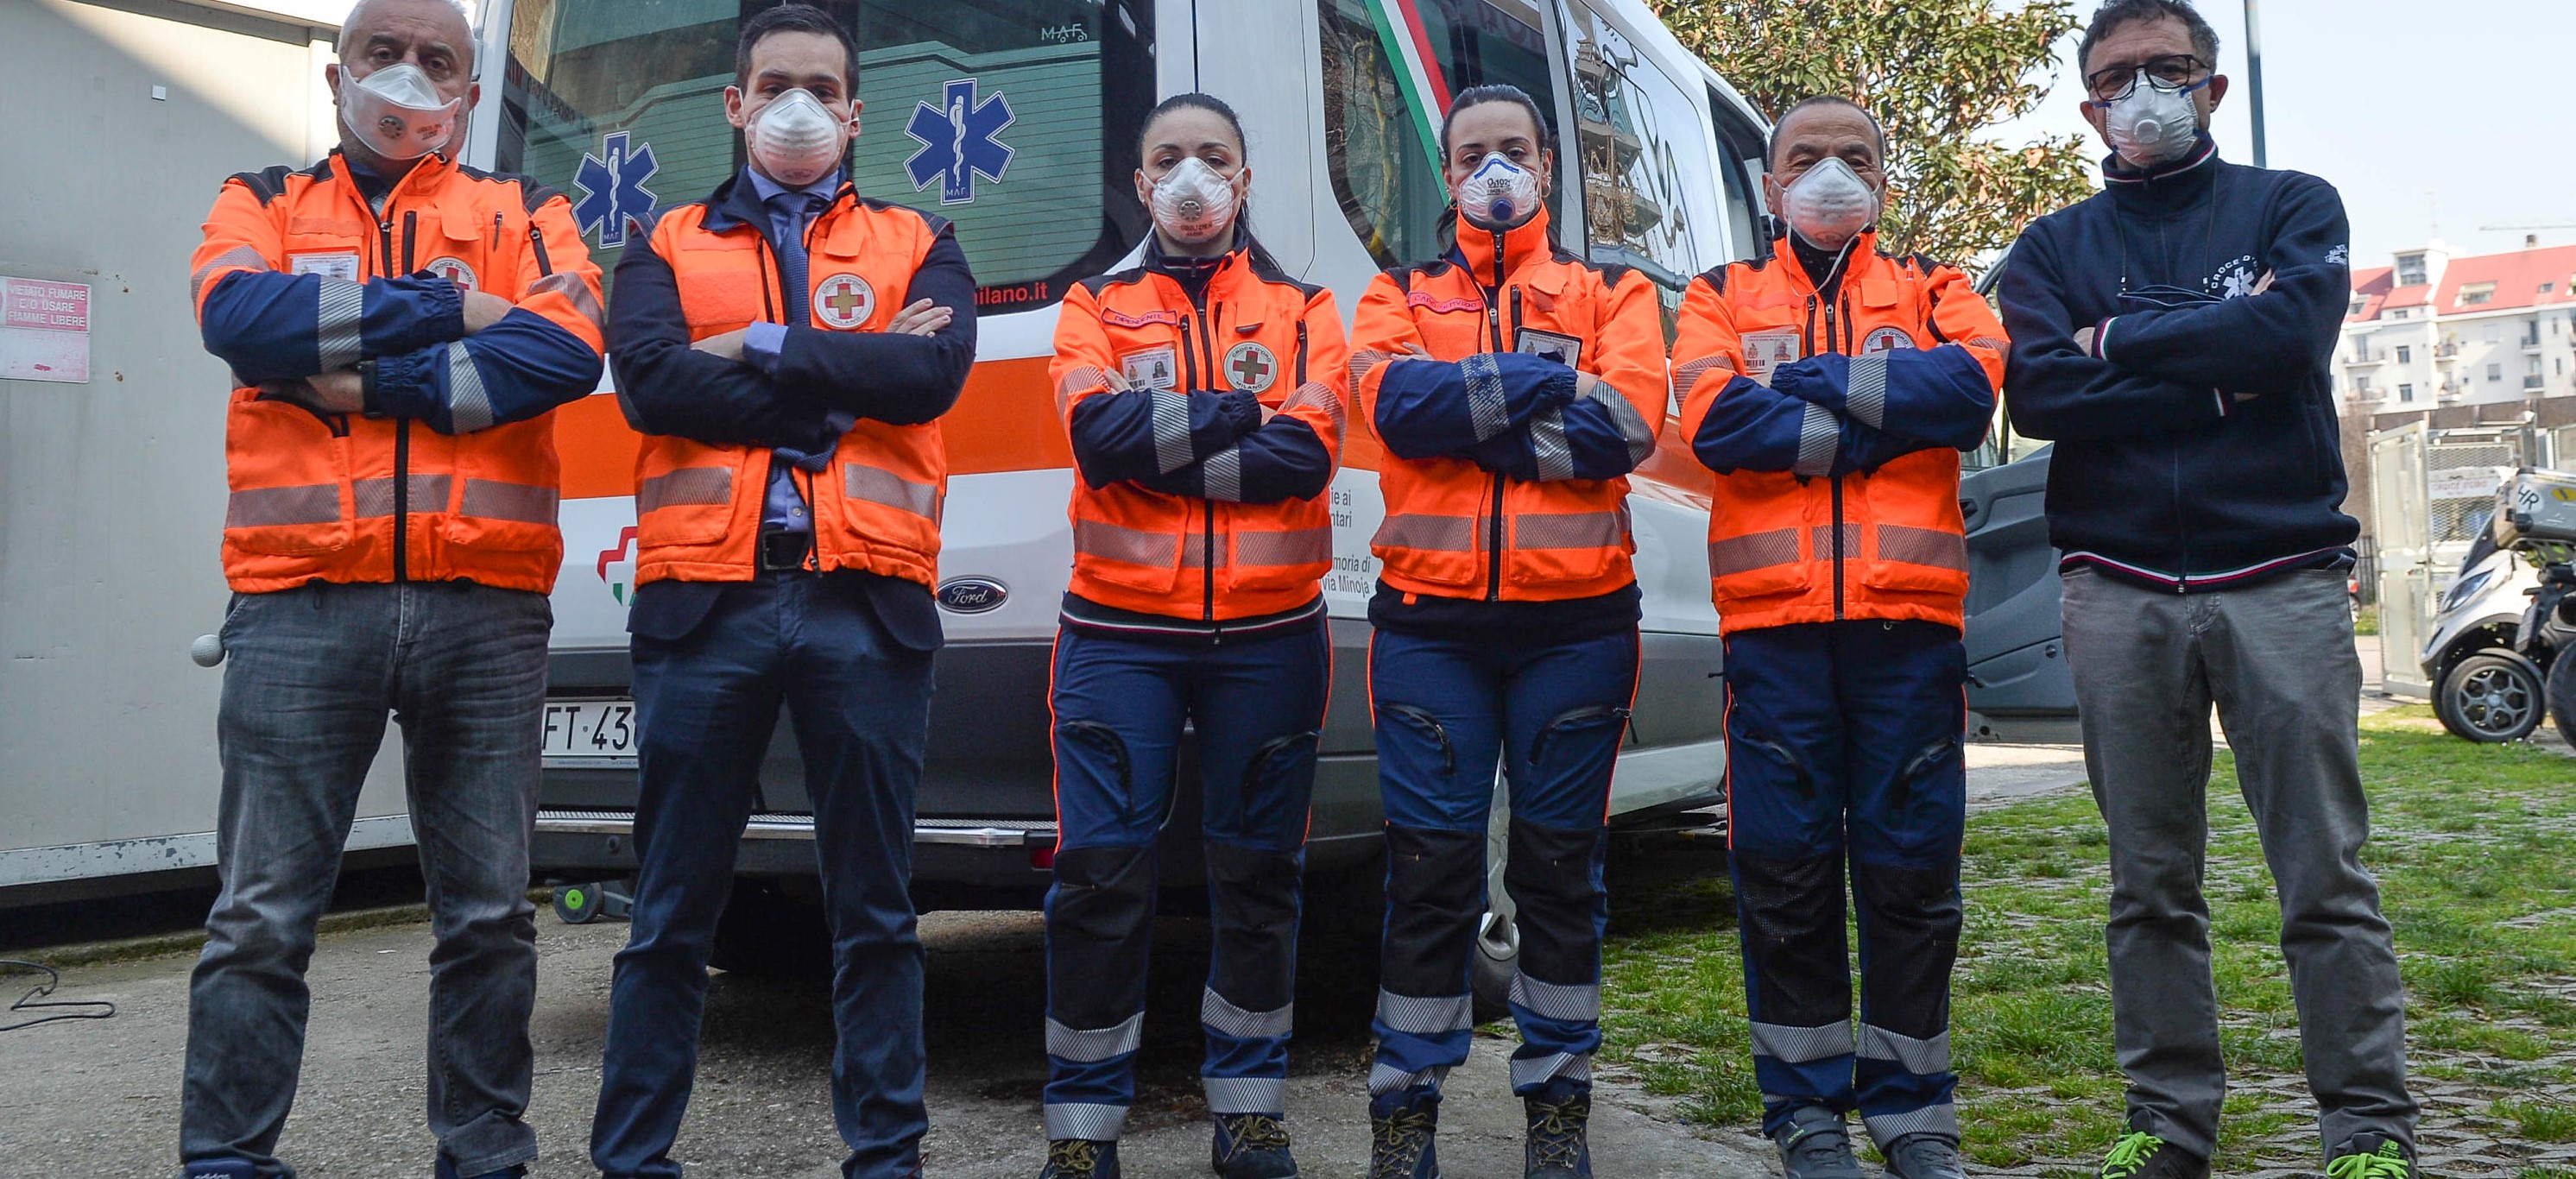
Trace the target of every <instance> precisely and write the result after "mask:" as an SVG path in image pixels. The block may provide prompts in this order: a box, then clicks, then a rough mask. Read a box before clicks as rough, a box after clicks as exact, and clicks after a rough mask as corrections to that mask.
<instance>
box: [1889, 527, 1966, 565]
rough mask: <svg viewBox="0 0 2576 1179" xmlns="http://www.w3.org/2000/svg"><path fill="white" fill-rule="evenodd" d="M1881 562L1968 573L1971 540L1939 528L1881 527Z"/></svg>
mask: <svg viewBox="0 0 2576 1179" xmlns="http://www.w3.org/2000/svg"><path fill="white" fill-rule="evenodd" d="M1878 559H1879V560H1882V561H1903V562H1905V563H1906V564H1908V565H1931V566H1935V567H1938V568H1942V569H1956V570H1958V571H1959V572H1961V573H1965V572H1967V571H1968V538H1967V537H1964V536H1961V535H1959V534H1958V533H1956V532H1949V531H1945V530H1943V529H1939V528H1907V527H1905V526H1903V525H1900V524H1881V525H1879V526H1878Z"/></svg>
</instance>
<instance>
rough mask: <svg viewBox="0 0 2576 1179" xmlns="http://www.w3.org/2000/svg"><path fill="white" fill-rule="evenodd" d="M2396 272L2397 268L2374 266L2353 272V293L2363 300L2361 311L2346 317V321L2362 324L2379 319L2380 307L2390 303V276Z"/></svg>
mask: <svg viewBox="0 0 2576 1179" xmlns="http://www.w3.org/2000/svg"><path fill="white" fill-rule="evenodd" d="M2396 271H2397V268H2396V267H2393V266H2374V267H2371V268H2370V269H2368V270H2356V271H2353V272H2352V293H2353V294H2354V295H2356V296H2358V297H2359V298H2360V299H2361V310H2359V311H2355V312H2353V313H2352V314H2350V315H2347V316H2344V319H2345V320H2346V321H2348V322H2352V323H2362V322H2366V321H2369V320H2373V319H2377V318H2379V308H2380V305H2381V304H2383V303H2386V302H2387V301H2388V284H2389V282H2390V281H2391V280H2390V277H2389V276H2390V275H2393V274H2395V273H2396Z"/></svg>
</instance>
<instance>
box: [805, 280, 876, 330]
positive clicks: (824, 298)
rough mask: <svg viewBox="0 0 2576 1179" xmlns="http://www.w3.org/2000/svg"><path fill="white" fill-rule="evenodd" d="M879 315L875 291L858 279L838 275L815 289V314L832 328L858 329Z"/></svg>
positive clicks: (866, 281)
mask: <svg viewBox="0 0 2576 1179" xmlns="http://www.w3.org/2000/svg"><path fill="white" fill-rule="evenodd" d="M876 311H877V292H876V288H874V287H871V286H869V285H868V280H866V279H864V278H860V277H859V276H858V275H855V274H835V275H833V276H832V277H830V278H827V279H824V280H823V283H822V285H821V286H818V287H815V288H814V314H816V315H819V316H821V317H822V318H823V322H824V323H826V324H828V325H830V326H832V327H836V328H854V327H857V326H859V325H860V324H863V323H866V322H867V321H868V317H869V316H871V315H874V314H876Z"/></svg>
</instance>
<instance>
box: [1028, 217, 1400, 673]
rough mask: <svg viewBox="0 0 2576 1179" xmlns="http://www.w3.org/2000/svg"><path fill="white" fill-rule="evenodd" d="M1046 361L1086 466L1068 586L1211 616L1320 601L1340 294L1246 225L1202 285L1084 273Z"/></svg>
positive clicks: (1167, 611) (1341, 389) (1144, 274)
mask: <svg viewBox="0 0 2576 1179" xmlns="http://www.w3.org/2000/svg"><path fill="white" fill-rule="evenodd" d="M1113 374H1114V375H1115V376H1116V377H1117V379H1118V380H1119V381H1120V382H1121V383H1123V384H1125V385H1127V386H1128V388H1127V389H1126V390H1125V391H1123V392H1122V391H1117V390H1113V389H1112V388H1111V385H1110V380H1111V377H1112V375H1113ZM1048 375H1049V377H1050V378H1051V379H1052V380H1053V382H1054V385H1055V390H1056V406H1057V411H1058V413H1059V414H1060V415H1061V416H1062V417H1063V419H1064V422H1065V428H1066V430H1067V432H1068V434H1069V435H1070V437H1071V439H1072V443H1073V451H1074V457H1075V461H1076V463H1077V465H1078V466H1079V468H1080V470H1081V473H1082V475H1083V477H1082V478H1081V479H1078V480H1076V481H1075V482H1074V488H1073V502H1072V505H1071V508H1070V513H1071V515H1072V519H1073V582H1072V587H1071V588H1072V590H1073V592H1074V593H1075V594H1078V595H1080V596H1081V597H1083V598H1085V599H1088V600H1090V601H1094V602H1098V603H1100V604H1102V605H1105V606H1111V607H1115V608H1117V609H1121V610H1133V611H1137V612H1139V613H1146V614H1158V615H1163V616H1166V617H1173V618H1190V619H1197V620H1199V621H1203V622H1221V621H1228V620H1232V619H1237V618H1253V617H1258V616H1260V615H1264V614H1276V613H1279V612H1281V611H1284V610H1292V609H1295V608H1296V607H1298V606H1301V605H1304V604H1306V603H1308V602H1311V601H1313V600H1314V598H1315V595H1316V593H1317V592H1318V583H1319V581H1320V580H1321V579H1322V577H1323V576H1324V574H1325V572H1326V571H1327V570H1329V569H1331V568H1332V562H1333V522H1332V512H1331V509H1330V506H1329V505H1328V504H1327V502H1326V499H1327V496H1326V493H1327V491H1328V490H1329V488H1330V484H1331V481H1332V475H1333V470H1334V468H1335V467H1336V466H1337V465H1339V463H1340V461H1341V453H1342V438H1343V433H1344V431H1345V429H1346V428H1347V427H1346V418H1347V414H1346V411H1345V410H1344V398H1345V397H1346V396H1347V390H1348V382H1349V380H1350V348H1349V345H1348V344H1347V343H1345V341H1344V340H1343V337H1342V318H1341V311H1340V309H1339V308H1338V307H1336V306H1335V305H1334V302H1333V293H1332V292H1331V291H1328V290H1326V289H1324V288H1322V287H1318V286H1308V285H1306V284H1304V283H1301V282H1298V281H1296V280H1295V279H1292V278H1290V277H1288V275H1287V274H1285V273H1284V272H1282V271H1281V270H1280V269H1279V266H1278V263H1276V262H1274V261H1272V260H1271V258H1270V256H1269V255H1268V254H1267V253H1266V252H1264V251H1263V250H1262V249H1261V248H1260V247H1259V246H1256V245H1252V244H1250V243H1249V242H1248V241H1243V240H1240V239H1239V240H1238V243H1237V245H1236V246H1235V248H1234V249H1233V250H1232V251H1231V252H1229V253H1228V254H1226V255H1225V256H1224V258H1223V259H1222V260H1221V261H1219V262H1218V263H1217V264H1216V266H1215V268H1214V270H1213V273H1211V274H1210V275H1209V276H1208V278H1207V281H1206V285H1205V286H1204V287H1203V288H1202V289H1201V291H1200V292H1199V295H1198V297H1197V298H1196V299H1193V298H1192V297H1191V296H1190V295H1189V294H1188V293H1187V292H1186V291H1185V290H1184V289H1183V287H1182V285H1181V283H1180V282H1178V281H1177V280H1175V279H1174V278H1173V277H1171V276H1170V275H1169V274H1166V273H1162V272H1160V271H1159V270H1157V269H1156V268H1154V267H1152V266H1140V267H1137V268H1135V269H1132V270H1124V271H1120V272H1118V273H1115V274H1109V275H1104V276H1102V277H1099V278H1093V279H1087V280H1085V281H1083V282H1082V283H1080V284H1079V285H1077V286H1075V287H1074V288H1073V289H1072V290H1070V291H1068V292H1066V293H1065V299H1064V309H1063V312H1062V314H1061V315H1060V316H1059V317H1058V318H1057V320H1056V329H1055V360H1054V362H1053V363H1052V364H1051V365H1050V366H1049V367H1048ZM1265 408H1267V409H1270V410H1275V411H1276V415H1277V416H1275V417H1272V418H1270V419H1269V420H1268V421H1266V422H1265V421H1264V420H1263V412H1262V411H1263V410H1264V409H1265Z"/></svg>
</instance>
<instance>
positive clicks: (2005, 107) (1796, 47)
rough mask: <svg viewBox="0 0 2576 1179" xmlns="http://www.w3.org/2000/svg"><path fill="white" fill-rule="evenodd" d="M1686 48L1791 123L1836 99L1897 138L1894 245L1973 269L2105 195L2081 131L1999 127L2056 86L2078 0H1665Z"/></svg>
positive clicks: (1664, 10)
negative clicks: (1793, 111) (2008, 139)
mask: <svg viewBox="0 0 2576 1179" xmlns="http://www.w3.org/2000/svg"><path fill="white" fill-rule="evenodd" d="M1653 3H1654V7H1655V9H1656V10H1657V11H1658V12H1659V13H1660V14H1661V15H1662V16H1663V19H1664V23H1665V24H1666V25H1668V26H1670V27H1671V29H1672V30H1673V33H1674V35H1675V36H1678V37H1679V38H1681V42H1682V44H1683V45H1685V46H1688V47H1689V48H1690V49H1691V50H1692V51H1693V52H1695V53H1697V54H1699V55H1700V56H1701V57H1702V58H1704V59H1706V60H1707V61H1708V63H1709V65H1711V66H1712V67H1714V68H1715V69H1716V70H1717V72H1718V73H1719V74H1721V75H1723V76H1725V78H1726V80H1727V81H1729V82H1732V83H1734V84H1735V88H1736V89H1737V90H1739V91H1741V92H1742V93H1743V94H1744V96H1745V97H1746V98H1747V99H1750V100H1751V101H1752V102H1753V105H1755V106H1756V107H1759V108H1761V109H1762V110H1763V111H1765V112H1767V113H1769V114H1771V115H1773V116H1775V117H1776V116H1777V115H1778V114H1779V113H1780V112H1781V111H1784V110H1787V109H1788V108H1789V106H1790V104H1792V103H1794V102H1796V101H1798V100H1799V99H1801V98H1806V97H1809V96H1811V95H1817V94H1834V95H1840V96H1842V97H1844V98H1848V99H1851V100H1852V101H1854V102H1857V103H1859V104H1861V105H1862V106H1863V107H1865V108H1867V109H1868V110H1869V111H1871V112H1872V113H1873V114H1876V115H1877V116H1878V119H1879V122H1880V124H1881V125H1882V126H1884V127H1885V128H1886V130H1887V141H1888V150H1887V178H1888V190H1889V191H1888V200H1887V212H1886V214H1885V216H1884V217H1883V218H1882V219H1881V223H1880V230H1879V242H1880V248H1882V249H1885V250H1887V251H1888V252H1890V253H1896V254H1905V253H1916V252H1920V253H1924V254H1929V255H1931V256H1933V257H1936V258H1940V259H1943V260H1946V261H1954V262H1958V263H1961V264H1970V263H1977V262H1981V261H1984V260H1986V259H1989V258H1991V257H1992V256H1993V255H1994V254H1995V253H1996V252H1997V251H2000V250H2002V249H2003V248H2004V247H2006V246H2008V245H2011V244H2012V240H2013V238H2014V237H2015V236H2017V235H2018V234H2020V233H2021V228H2022V226H2024V225H2026V224H2029V223H2030V221H2031V220H2032V219H2033V218H2036V217H2038V216H2040V215H2042V214H2044V213H2048V212H2051V211H2053V210H2055V209H2058V208H2060V207H2062V206H2064V205H2067V204H2069V203H2072V202H2074V201H2077V200H2080V199H2082V198H2084V197H2085V196H2088V195H2090V194H2091V193H2092V191H2093V188H2092V183H2093V182H2092V167H2093V160H2092V153H2091V149H2090V148H2089V147H2088V145H2087V144H2086V142H2085V141H2084V140H2083V139H2082V138H2080V137H2077V136H2071V135H2070V136H2064V137H2051V138H2045V139H2040V140H2037V141H2035V142H2031V143H2027V144H2023V145H2020V146H2013V145H2010V144H2001V143H1994V142H1990V141H1987V140H1986V139H1984V138H1983V137H1982V136H1983V133H1984V132H1985V131H1986V129H1988V128H1990V127H1993V126H1995V125H1996V124H1999V123H2002V122H2004V121H2005V120H2008V119H2012V118H2016V117H2018V116H2020V115H2022V114H2025V113H2027V112H2029V111H2030V110H2031V109H2033V108H2034V107H2037V106H2038V105H2039V104H2040V102H2041V101H2042V100H2044V99H2046V98H2047V97H2049V94H2050V92H2051V89H2052V87H2053V86H2054V85H2055V83H2056V80H2057V79H2056V71H2055V68H2054V67H2055V61H2056V46H2057V41H2058V39H2059V38H2060V37H2063V36H2064V35H2065V34H2066V33H2067V32H2068V31H2069V30H2072V29H2074V28H2075V27H2076V25H2077V20H2076V17H2075V14H2074V12H2073V11H2072V10H2073V7H2074V5H2073V0H2029V2H2028V3H2024V4H2018V5H2009V4H2007V5H1999V4H1997V3H1996V2H1995V0H1653Z"/></svg>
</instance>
